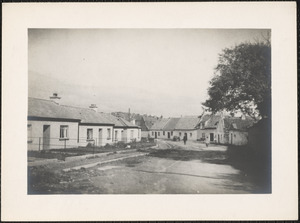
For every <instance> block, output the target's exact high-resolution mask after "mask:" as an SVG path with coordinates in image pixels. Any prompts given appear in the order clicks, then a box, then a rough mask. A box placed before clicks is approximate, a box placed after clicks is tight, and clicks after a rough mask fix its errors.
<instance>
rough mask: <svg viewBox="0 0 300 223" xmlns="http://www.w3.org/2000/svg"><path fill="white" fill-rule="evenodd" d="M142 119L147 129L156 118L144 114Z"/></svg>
mask: <svg viewBox="0 0 300 223" xmlns="http://www.w3.org/2000/svg"><path fill="white" fill-rule="evenodd" d="M143 119H144V121H145V125H146V127H147V128H148V129H150V128H151V127H152V126H153V125H154V123H155V122H157V121H158V118H156V117H150V116H144V117H143Z"/></svg>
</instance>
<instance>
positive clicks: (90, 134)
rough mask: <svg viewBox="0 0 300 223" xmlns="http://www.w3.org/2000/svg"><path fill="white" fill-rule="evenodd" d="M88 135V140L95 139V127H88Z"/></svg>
mask: <svg viewBox="0 0 300 223" xmlns="http://www.w3.org/2000/svg"><path fill="white" fill-rule="evenodd" d="M86 137H87V140H92V139H93V129H87V133H86Z"/></svg>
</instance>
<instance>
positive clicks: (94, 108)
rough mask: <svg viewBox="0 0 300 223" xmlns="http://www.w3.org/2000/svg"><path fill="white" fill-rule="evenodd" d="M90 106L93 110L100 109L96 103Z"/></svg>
mask: <svg viewBox="0 0 300 223" xmlns="http://www.w3.org/2000/svg"><path fill="white" fill-rule="evenodd" d="M89 108H90V109H92V110H94V111H95V112H97V111H98V107H97V105H96V104H91V105H90V107H89Z"/></svg>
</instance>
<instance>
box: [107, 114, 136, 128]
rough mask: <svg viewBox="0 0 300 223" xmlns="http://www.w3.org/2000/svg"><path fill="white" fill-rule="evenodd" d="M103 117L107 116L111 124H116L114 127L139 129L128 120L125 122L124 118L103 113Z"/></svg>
mask: <svg viewBox="0 0 300 223" xmlns="http://www.w3.org/2000/svg"><path fill="white" fill-rule="evenodd" d="M101 114H102V115H104V116H105V118H107V119H108V120H110V121H111V122H113V123H114V125H115V126H116V127H132V128H138V126H137V125H134V124H132V123H131V122H128V121H127V120H125V119H124V118H121V117H116V116H114V115H112V114H108V113H101Z"/></svg>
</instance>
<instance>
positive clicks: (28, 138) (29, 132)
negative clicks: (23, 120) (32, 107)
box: [27, 124, 32, 143]
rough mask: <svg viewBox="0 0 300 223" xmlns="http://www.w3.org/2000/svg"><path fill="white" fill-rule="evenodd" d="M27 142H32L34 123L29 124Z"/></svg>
mask: <svg viewBox="0 0 300 223" xmlns="http://www.w3.org/2000/svg"><path fill="white" fill-rule="evenodd" d="M27 143H32V125H31V124H28V125H27Z"/></svg>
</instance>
